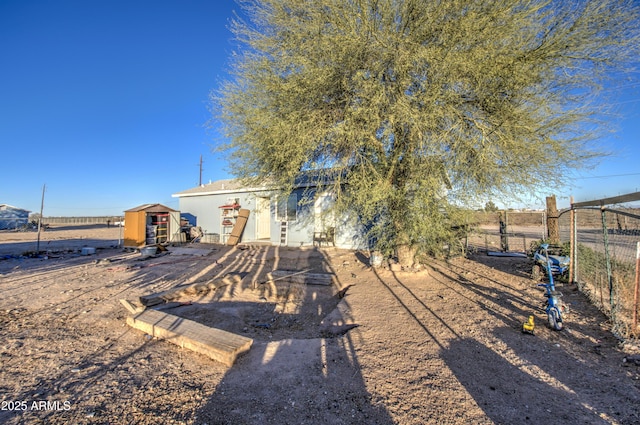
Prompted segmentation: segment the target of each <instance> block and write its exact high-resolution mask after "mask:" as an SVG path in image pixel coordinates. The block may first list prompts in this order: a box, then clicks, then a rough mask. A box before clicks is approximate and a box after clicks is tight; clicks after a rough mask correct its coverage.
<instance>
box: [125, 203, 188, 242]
mask: <svg viewBox="0 0 640 425" xmlns="http://www.w3.org/2000/svg"><path fill="white" fill-rule="evenodd" d="M178 241H180V211H176V210H174V209H172V208H169V207H167V206H165V205H162V204H144V205H140V206H138V207H135V208H131V209H130V210H126V211H125V212H124V246H125V247H126V248H140V247H143V246H146V245H155V244H161V243H167V242H178Z"/></svg>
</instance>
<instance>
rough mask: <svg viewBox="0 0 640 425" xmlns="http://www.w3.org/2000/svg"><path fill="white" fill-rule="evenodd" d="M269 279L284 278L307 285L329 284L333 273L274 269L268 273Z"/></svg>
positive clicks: (331, 281) (331, 282)
mask: <svg viewBox="0 0 640 425" xmlns="http://www.w3.org/2000/svg"><path fill="white" fill-rule="evenodd" d="M267 276H268V278H269V279H270V280H284V281H287V282H293V283H304V284H307V285H331V284H333V279H334V275H333V274H331V273H312V272H299V271H295V270H274V271H272V272H271V273H269V274H268V275H267Z"/></svg>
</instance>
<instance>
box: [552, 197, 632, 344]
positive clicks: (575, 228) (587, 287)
mask: <svg viewBox="0 0 640 425" xmlns="http://www.w3.org/2000/svg"><path fill="white" fill-rule="evenodd" d="M638 200H640V194H631V195H625V196H621V197H616V198H609V199H603V200H597V201H589V202H583V203H577V204H573V205H572V208H571V209H570V210H569V211H566V212H564V213H562V214H561V215H560V217H559V219H558V224H559V230H560V240H561V241H562V242H563V243H568V244H569V245H570V250H571V254H572V260H573V262H572V276H570V278H571V279H572V280H573V281H574V282H576V283H577V285H578V288H579V289H580V291H582V292H583V293H584V294H586V295H587V296H588V297H589V299H590V300H591V302H592V303H593V304H594V305H595V306H597V307H598V308H599V309H600V310H601V311H602V312H604V313H605V314H606V315H607V316H608V318H609V319H610V320H611V325H612V331H613V332H614V333H615V334H617V335H619V336H620V337H622V338H630V337H637V336H638V325H637V323H638V318H637V317H638V316H637V315H638V269H637V268H638V249H639V248H638V247H639V242H640V208H637V207H633V205H632V202H635V201H638ZM614 201H617V202H614ZM597 205H599V206H597Z"/></svg>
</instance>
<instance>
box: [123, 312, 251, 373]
mask: <svg viewBox="0 0 640 425" xmlns="http://www.w3.org/2000/svg"><path fill="white" fill-rule="evenodd" d="M127 324H128V325H129V326H131V327H132V328H135V329H138V330H141V331H143V332H145V333H147V334H149V335H151V336H153V337H156V338H159V339H164V340H166V341H169V342H171V343H173V344H176V345H179V346H180V347H182V348H188V349H189V350H192V351H195V352H196V353H200V354H204V355H205V356H208V357H210V358H211V359H213V360H216V361H219V362H221V363H223V364H225V365H227V366H233V364H234V363H235V361H236V358H237V357H238V356H239V355H240V354H242V353H244V352H246V351H249V349H250V348H251V345H252V344H253V340H252V339H251V338H247V337H244V336H242V335H237V334H234V333H231V332H227V331H223V330H222V329H216V328H212V327H209V326H205V325H202V324H200V323H196V322H194V321H192V320H189V319H184V318H182V317H178V316H174V315H172V314H167V313H163V312H161V311H157V310H145V311H144V312H142V313H140V314H138V315H135V316H129V317H128V318H127Z"/></svg>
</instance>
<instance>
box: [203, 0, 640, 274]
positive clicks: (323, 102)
mask: <svg viewBox="0 0 640 425" xmlns="http://www.w3.org/2000/svg"><path fill="white" fill-rule="evenodd" d="M239 4H240V5H241V7H242V11H243V14H242V15H238V17H237V18H236V19H234V20H233V21H232V24H231V30H232V32H233V33H234V34H235V36H236V37H237V40H238V42H239V49H238V51H237V52H236V53H235V54H234V55H233V57H232V59H233V61H232V69H231V73H230V75H231V76H232V77H231V78H230V79H229V80H228V81H226V82H225V83H223V84H222V85H221V87H220V88H219V90H217V91H216V92H214V93H213V94H212V100H213V102H214V105H215V106H216V108H215V111H216V113H215V116H216V118H218V119H219V120H220V121H221V122H222V124H223V128H224V135H225V137H226V140H228V143H226V144H225V145H224V149H226V150H227V151H228V153H229V157H230V161H231V163H232V168H233V170H235V171H236V172H237V173H238V175H239V177H242V178H258V179H269V180H270V181H272V182H273V183H274V184H276V185H278V186H279V187H282V188H284V189H285V190H286V189H287V188H290V187H291V185H292V183H293V181H294V180H295V178H296V177H298V176H300V175H301V174H302V173H308V172H311V171H313V173H314V175H319V174H322V173H328V174H330V176H329V177H330V178H329V179H324V180H322V181H324V182H329V183H330V184H332V185H333V187H332V190H333V192H334V194H335V196H336V199H337V201H338V202H337V208H350V209H351V210H352V211H355V212H357V214H358V215H359V217H360V218H361V220H363V222H366V223H371V224H372V227H370V228H371V232H372V234H373V235H374V236H375V240H376V241H377V248H378V249H380V250H383V251H385V252H388V253H391V252H394V251H395V252H397V253H400V254H404V255H403V257H406V258H403V261H404V262H405V263H406V262H411V258H412V257H413V256H414V254H416V253H419V252H426V253H433V252H435V251H437V250H438V249H439V248H440V247H441V246H442V245H443V243H444V242H446V241H447V240H449V239H451V238H452V237H455V232H454V231H453V230H452V229H455V226H456V225H458V224H460V223H459V222H460V221H461V220H463V216H462V211H463V210H464V209H463V208H462V207H463V206H464V205H465V202H466V201H469V200H474V199H478V198H479V197H480V196H498V195H500V194H505V193H507V194H517V193H531V189H532V188H540V187H546V186H548V185H553V184H558V183H561V182H562V181H563V179H564V178H566V176H567V175H569V173H570V172H571V170H572V169H577V168H580V167H584V166H586V165H588V164H589V162H590V161H591V160H592V159H593V158H594V157H597V156H598V155H599V151H598V149H597V148H595V147H594V145H593V144H592V143H591V142H592V141H593V139H594V138H595V137H596V135H597V131H595V130H597V129H598V128H600V126H601V125H602V122H599V121H598V119H599V118H602V112H603V109H602V108H603V106H602V105H603V104H602V102H601V98H599V97H598V96H597V95H598V93H599V89H600V88H601V87H602V86H603V84H606V82H607V78H609V77H610V76H612V75H616V74H615V73H619V72H623V71H626V70H628V69H627V65H629V64H630V63H632V61H633V60H635V57H636V55H637V53H638V31H637V27H636V25H637V22H638V6H637V5H636V4H634V2H633V1H631V0H571V1H566V0H503V1H495V0H447V1H436V0H247V1H241V2H239ZM240 16H242V17H240ZM329 183H327V184H329ZM485 199H486V198H485Z"/></svg>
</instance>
